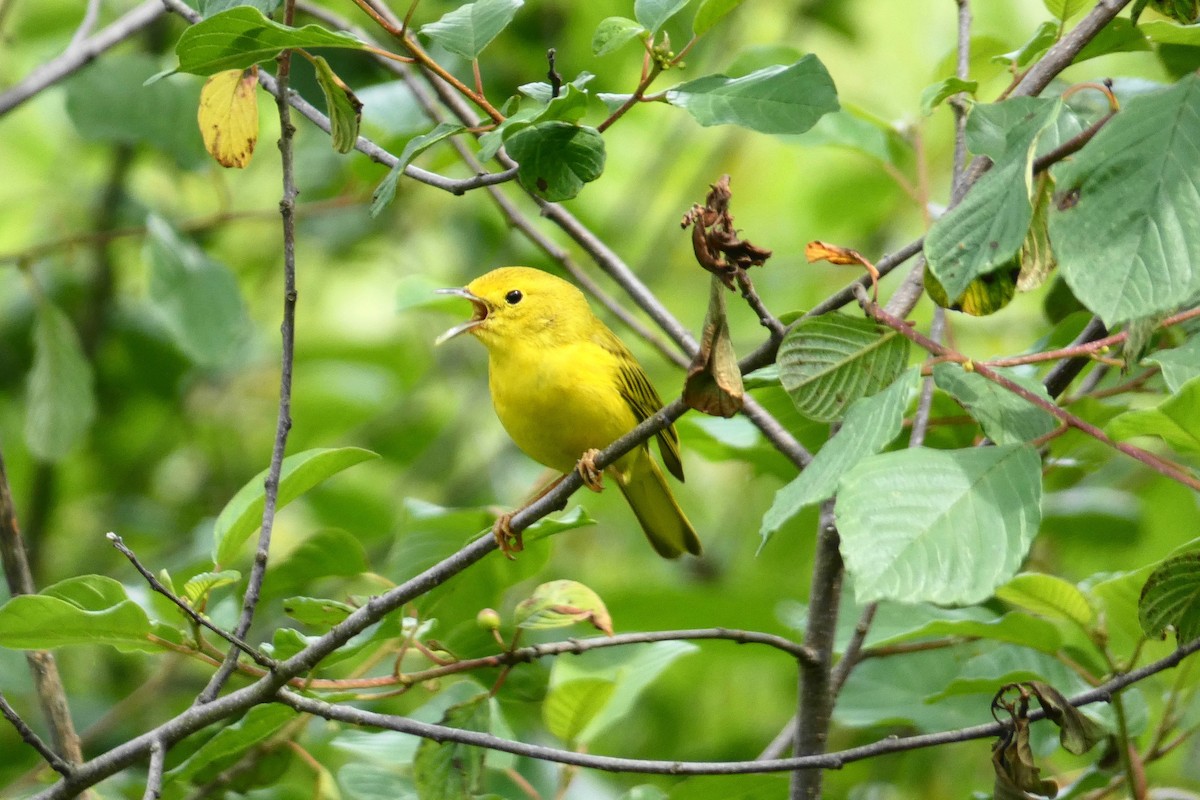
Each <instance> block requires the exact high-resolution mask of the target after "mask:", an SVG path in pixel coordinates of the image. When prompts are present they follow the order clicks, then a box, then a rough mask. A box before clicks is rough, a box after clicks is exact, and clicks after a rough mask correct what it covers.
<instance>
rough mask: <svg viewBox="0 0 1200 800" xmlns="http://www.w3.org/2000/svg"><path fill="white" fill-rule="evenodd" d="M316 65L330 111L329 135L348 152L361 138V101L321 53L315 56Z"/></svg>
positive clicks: (342, 151)
mask: <svg viewBox="0 0 1200 800" xmlns="http://www.w3.org/2000/svg"><path fill="white" fill-rule="evenodd" d="M313 67H314V68H315V69H316V71H317V83H318V84H320V86H321V91H322V92H324V93H325V108H326V110H327V112H328V114H329V127H330V131H329V136H330V139H332V141H333V149H334V150H335V151H337V152H339V153H349V152H350V151H351V150H353V149H354V145H355V143H356V142H357V141H358V127H359V123H361V122H362V103H361V102H359V100H358V98H357V97H355V96H354V92H352V91H350V87H349V86H347V85H346V84H345V83H344V82H343V81H342V79H341V78H339V77H338V76H337V74H336V73H334V71H333V68H332V67H330V66H329V62H328V61H326V60H325V59H324V58H322V57H321V56H313Z"/></svg>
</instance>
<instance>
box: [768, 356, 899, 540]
mask: <svg viewBox="0 0 1200 800" xmlns="http://www.w3.org/2000/svg"><path fill="white" fill-rule="evenodd" d="M916 378H917V372H916V369H915V368H914V369H911V370H909V371H908V372H906V373H904V374H903V375H901V376H900V378H899V379H897V380H896V381H895V382H894V383H893V384H892V385H891V386H890V387H888V388H887V389H885V390H884V391H882V392H880V393H878V394H876V395H874V396H872V397H864V398H862V399H860V400H856V401H855V402H854V404H853V405H851V406H850V409H849V411H847V412H846V420H845V423H844V424H843V425H842V427H841V428H840V429H839V430H838V432H837V433H835V434H834V435H833V437H832V438H831V439H829V441H827V442H826V443H825V445H824V446H823V447H822V448H821V449H820V450H819V451H818V452H817V454H816V456H814V457H813V460H812V463H810V464H809V465H808V466H807V467H805V468H804V469H803V470H802V471H801V473H800V474H799V475H798V476H797V477H796V479H795V480H794V481H792V482H791V483H789V484H788V485H786V486H784V487H783V488H782V489H780V490H779V491H778V492H777V493H776V494H775V502H774V503H772V504H771V507H770V508H769V509H767V513H766V514H765V515H763V521H762V527H761V528H760V529H759V535H760V536H762V538H763V541H766V540H767V539H768V538H769V537H770V536H771V534H773V533H774V532H775V531H777V530H779V528H780V527H782V526H783V524H784V523H786V522H787V521H788V520H790V519H791V518H792V517H794V516H795V515H796V514H797V513H799V512H800V510H801V509H802V508H804V507H805V506H807V505H811V504H813V503H819V502H821V501H822V500H825V499H827V498H829V497H832V496H833V493H834V491H835V490H836V489H837V483H838V480H839V479H840V478H841V477H842V475H843V474H845V473H846V472H847V471H848V470H849V469H850V468H851V467H853V466H854V465H855V464H857V463H858V462H859V461H861V460H862V459H864V458H866V457H867V456H869V455H873V454H875V453H878V452H879V451H880V450H882V449H883V448H884V447H885V446H886V445H887V443H888V442H890V441H892V440H893V439H895V438H896V436H897V435H898V434H899V433H900V428H901V425H902V424H903V422H904V409H905V407H906V406H907V405H908V395H909V393H910V391H911V390H912V387H913V385H914V384H915V383H916Z"/></svg>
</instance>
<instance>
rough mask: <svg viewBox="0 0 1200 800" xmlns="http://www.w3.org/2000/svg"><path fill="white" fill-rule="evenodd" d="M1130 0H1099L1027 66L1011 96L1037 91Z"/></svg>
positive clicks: (1048, 83)
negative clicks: (1072, 26)
mask: <svg viewBox="0 0 1200 800" xmlns="http://www.w3.org/2000/svg"><path fill="white" fill-rule="evenodd" d="M1129 3H1130V0H1099V2H1098V3H1096V5H1095V7H1094V8H1093V9H1092V10H1091V11H1089V12H1088V14H1087V16H1085V17H1084V18H1083V19H1082V20H1080V21H1079V24H1078V25H1076V26H1075V27H1074V28H1072V29H1071V30H1070V32H1068V33H1067V35H1066V36H1064V37H1063V38H1061V39H1059V40H1058V42H1056V43H1055V44H1054V46H1053V47H1051V48H1050V49H1049V50H1047V51H1046V53H1045V55H1043V56H1042V57H1041V58H1039V59H1038V61H1037V63H1036V64H1034V65H1033V66H1032V67H1030V68H1029V71H1028V72H1026V73H1025V75H1024V77H1023V78H1021V81H1020V82H1019V83H1018V84H1017V87H1016V88H1015V89H1014V90H1013V91H1012V93H1011V95H1010V96H1011V97H1033V96H1035V95H1038V94H1041V92H1042V90H1043V89H1045V88H1046V87H1047V86H1049V85H1050V81H1052V80H1054V77H1055V76H1056V75H1058V73H1060V72H1062V71H1063V70H1064V69H1066V68H1067V67H1069V66H1071V62H1072V61H1074V60H1075V56H1077V55H1079V51H1080V50H1082V49H1083V48H1084V47H1085V46H1086V45H1087V44H1088V42H1090V41H1092V39H1094V38H1095V37H1096V35H1097V34H1098V33H1100V31H1101V30H1103V29H1104V27H1105V26H1106V25H1108V23H1110V22H1112V20H1113V18H1115V17H1116V16H1117V14H1119V13H1121V9H1122V8H1124V7H1125V6H1127V5H1129Z"/></svg>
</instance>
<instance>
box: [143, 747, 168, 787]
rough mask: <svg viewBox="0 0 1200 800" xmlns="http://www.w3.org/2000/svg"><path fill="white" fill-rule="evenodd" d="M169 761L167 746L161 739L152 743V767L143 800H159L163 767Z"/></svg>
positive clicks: (147, 775)
mask: <svg viewBox="0 0 1200 800" xmlns="http://www.w3.org/2000/svg"><path fill="white" fill-rule="evenodd" d="M166 763H167V747H166V745H164V744H163V742H162V740H161V739H155V740H154V741H153V742H151V744H150V768H149V770H148V771H147V773H146V791H145V792H144V793H143V794H142V800H158V798H160V797H162V786H163V768H164V767H165V766H166Z"/></svg>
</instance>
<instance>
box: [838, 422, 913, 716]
mask: <svg viewBox="0 0 1200 800" xmlns="http://www.w3.org/2000/svg"><path fill="white" fill-rule="evenodd" d="M910 446H912V447H915V446H916V445H910ZM878 610H879V603H868V604H867V607H866V608H864V609H863V610H862V614H861V615H859V617H858V624H857V625H855V626H854V634H853V635H852V636H851V637H850V641H849V642H847V644H846V649H845V650H843V651H842V657H841V659H840V660H839V661H838V663H837V666H836V667H834V669H833V677H832V678H831V679H830V683H832V684H833V688H832V691H833V695H834V697H837V695H839V694H840V693H841V691H842V686H843V685H844V684H845V683H846V679H847V678H849V677H850V671H851V670H852V669H854V667H855V666H857V664H858V662H859V661H860V660H861V654H862V652H863V643H864V642H865V641H866V640H867V634H868V633H870V632H871V623H872V622H874V621H875V612H876V611H878Z"/></svg>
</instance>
